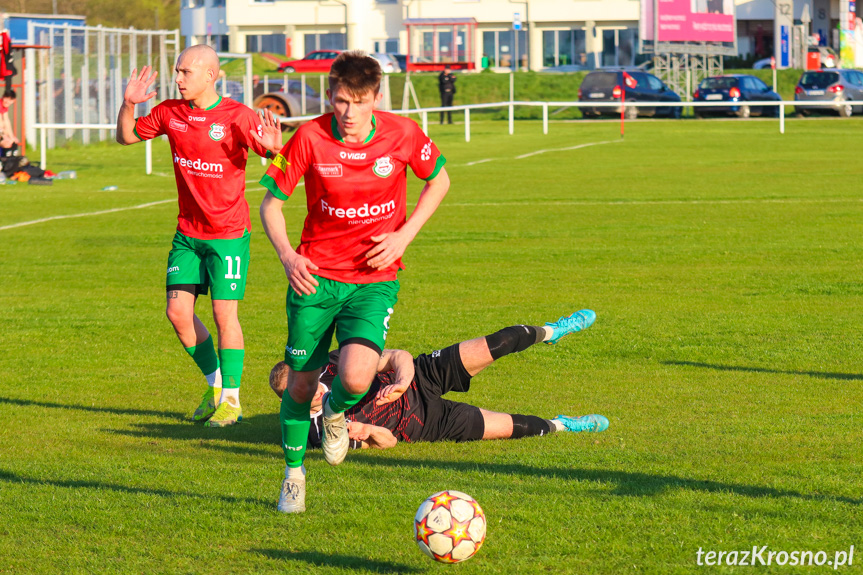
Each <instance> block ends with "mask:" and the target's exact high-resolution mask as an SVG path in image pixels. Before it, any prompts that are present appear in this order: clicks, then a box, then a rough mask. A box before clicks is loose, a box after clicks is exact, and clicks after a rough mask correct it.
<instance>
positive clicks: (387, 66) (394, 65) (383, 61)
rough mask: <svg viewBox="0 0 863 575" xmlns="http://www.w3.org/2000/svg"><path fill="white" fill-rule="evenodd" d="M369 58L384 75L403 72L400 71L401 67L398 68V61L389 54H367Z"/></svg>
mask: <svg viewBox="0 0 863 575" xmlns="http://www.w3.org/2000/svg"><path fill="white" fill-rule="evenodd" d="M369 56H371V57H372V58H374V59H375V60H377V61H378V63H379V64H380V65H381V70H382V71H383V73H384V74H392V73H397V72H402V71H403V70H402V69H401V66H399V62H398V60H396V59H395V58H394V57H393V56H391V55H389V54H383V53H379V52H375V53H374V54H369Z"/></svg>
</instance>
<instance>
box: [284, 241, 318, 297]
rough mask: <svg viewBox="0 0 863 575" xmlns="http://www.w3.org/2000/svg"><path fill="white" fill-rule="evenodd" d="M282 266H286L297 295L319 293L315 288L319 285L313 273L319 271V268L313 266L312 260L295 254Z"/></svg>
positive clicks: (287, 274)
mask: <svg viewBox="0 0 863 575" xmlns="http://www.w3.org/2000/svg"><path fill="white" fill-rule="evenodd" d="M282 265H284V266H285V275H286V276H287V277H288V282H289V283H290V284H291V288H293V290H294V291H295V292H297V295H311V294H313V293H317V290H316V289H315V287H317V286H318V285H319V284H318V280H316V279H315V276H313V275H312V274H311V272H313V271H317V269H318V266H316V265H315V264H313V263H312V260H310V259H309V258H307V257H304V256H301V255H300V254H298V253H296V252H294V257H291V258H289V259H288V260H286V261H284V262H282Z"/></svg>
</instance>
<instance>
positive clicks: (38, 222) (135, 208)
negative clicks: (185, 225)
mask: <svg viewBox="0 0 863 575" xmlns="http://www.w3.org/2000/svg"><path fill="white" fill-rule="evenodd" d="M176 201H177V200H176V199H174V198H171V199H170V200H159V201H158V202H149V203H147V204H140V205H137V206H129V207H127V208H111V209H110V210H100V211H98V212H86V213H83V214H67V215H65V216H51V217H50V218H42V219H39V220H30V221H29V222H19V223H17V224H9V225H8V226H0V230H11V229H12V228H21V227H24V226H32V225H33V224H41V223H42V222H50V221H53V220H68V219H70V218H84V217H87V216H101V215H102V214H113V213H115V212H125V211H128V210H142V209H144V208H149V207H151V206H158V205H159V204H167V203H169V202H176Z"/></svg>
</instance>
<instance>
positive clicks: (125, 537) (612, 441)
mask: <svg viewBox="0 0 863 575" xmlns="http://www.w3.org/2000/svg"><path fill="white" fill-rule="evenodd" d="M861 128H863V120H859V119H851V120H845V121H837V120H833V119H831V118H824V119H816V120H811V119H810V120H789V121H788V123H787V133H786V134H785V135H780V134H779V133H778V129H777V124H776V122H773V121H747V122H738V121H709V122H695V121H683V122H651V121H642V122H633V123H630V124H629V125H628V127H627V135H626V139H625V140H624V141H619V137H618V133H617V125H616V124H615V123H613V122H599V123H587V122H585V123H575V124H553V125H552V126H551V133H550V134H549V135H547V136H543V135H542V134H541V130H540V126H539V124H538V123H531V122H519V123H518V124H517V125H516V135H515V136H512V137H510V136H509V135H507V134H506V124H505V123H495V122H487V123H478V124H474V126H473V129H472V141H471V142H470V143H469V144H468V143H465V142H464V139H463V132H462V127H461V126H453V127H449V126H448V127H440V128H439V127H438V126H436V125H432V126H431V129H432V136H433V137H434V138H435V141H436V143H437V144H438V146H439V147H440V148H441V149H442V150H443V152H444V154H445V155H446V156H447V158H448V159H449V162H448V165H447V169H448V170H449V173H450V176H451V178H452V181H453V185H452V188H451V190H450V193H449V195H448V197H447V199H446V200H445V202H444V204H443V205H442V206H441V207H440V208H439V210H438V212H437V214H436V215H435V216H434V218H433V219H432V220H431V221H430V222H429V224H428V225H427V226H426V227H425V229H424V230H423V231H422V233H421V234H420V236H419V237H418V238H417V239H416V241H415V242H414V243H413V245H412V246H411V247H410V248H409V251H408V253H407V255H406V257H405V262H406V265H407V269H406V270H405V271H404V272H403V273H402V274H401V276H400V280H401V283H402V290H401V293H400V301H399V304H398V306H397V308H396V313H395V314H394V316H393V319H392V320H391V328H392V329H391V332H390V340H389V343H390V345H391V346H392V347H401V348H404V349H407V350H410V351H411V352H413V353H421V352H428V351H431V350H433V349H437V348H440V347H442V346H446V345H448V344H451V343H455V342H457V341H460V340H462V339H466V338H471V337H475V336H479V335H483V334H487V333H491V332H493V331H495V330H497V329H498V328H500V327H503V326H506V325H511V324H515V323H537V324H539V323H542V322H545V321H553V320H555V319H557V318H558V317H559V316H560V315H563V314H568V313H570V312H571V311H574V310H576V309H579V308H582V307H589V308H592V309H594V310H595V311H596V312H597V314H598V319H597V322H596V324H595V325H594V326H593V327H592V328H591V329H590V330H588V331H587V332H585V333H582V334H575V335H574V336H571V337H569V338H566V339H565V340H563V341H562V342H561V343H560V344H558V345H557V346H554V347H549V346H535V347H534V348H531V349H529V350H527V351H525V352H523V353H521V354H517V355H514V356H509V357H506V358H504V359H503V360H501V361H500V362H498V363H497V364H496V365H494V366H493V367H491V368H490V369H488V370H487V371H486V372H485V373H483V374H481V375H480V376H479V377H478V378H477V379H476V380H475V383H474V388H473V390H472V391H471V392H470V393H469V394H467V396H465V397H463V398H462V397H451V398H452V399H464V400H467V401H469V402H471V403H473V404H475V405H479V406H481V407H485V408H488V409H493V410H498V411H507V412H515V413H525V414H536V415H541V416H546V417H551V416H554V415H556V414H557V413H566V414H584V413H591V412H595V413H602V414H604V415H606V416H607V417H608V418H609V419H610V421H611V427H610V428H609V429H608V431H606V432H604V433H602V434H596V435H594V434H563V433H560V434H556V435H553V436H551V437H543V438H531V439H525V440H520V441H499V442H477V443H473V444H461V445H456V444H446V443H442V444H418V445H405V444H400V445H399V446H397V447H396V448H394V449H392V450H388V451H364V452H352V453H350V454H349V456H348V459H347V460H346V462H345V463H344V464H342V465H341V466H339V467H337V468H331V467H330V466H328V465H327V464H326V463H325V462H324V460H323V458H322V457H321V454H320V453H315V452H311V453H310V454H309V456H308V459H307V467H308V481H309V487H308V502H307V503H308V512H307V513H305V514H304V515H300V516H284V515H282V514H279V513H278V512H277V511H276V509H275V506H276V500H277V498H278V491H279V485H280V481H281V477H282V471H283V467H284V463H283V460H282V454H281V449H280V448H279V445H278V443H279V428H278V402H277V400H276V398H275V396H273V395H272V393H271V392H270V390H269V388H268V386H267V383H266V377H267V373H268V372H269V369H270V367H271V366H272V364H273V363H274V362H276V361H277V360H279V359H280V356H281V353H282V349H283V346H284V341H285V318H284V295H285V289H286V280H285V278H284V274H283V272H282V269H281V267H280V265H279V263H278V261H277V259H276V257H275V253H274V252H273V250H272V248H271V247H270V245H269V243H268V241H267V239H266V237H265V236H264V234H263V232H262V229H261V225H260V221H259V218H258V217H257V207H258V205H259V203H260V199H261V197H262V196H263V190H262V188H260V186H258V185H257V184H255V183H251V184H249V191H248V194H247V197H248V198H249V203H250V204H251V205H252V212H253V216H252V218H253V225H254V230H253V240H252V257H253V261H252V264H251V267H250V270H249V273H250V276H249V284H248V288H247V295H246V300H245V301H244V302H243V304H242V305H241V308H240V311H241V321H242V323H243V328H244V332H245V336H246V350H247V351H246V369H245V373H244V377H243V381H244V383H243V391H242V401H243V409H244V412H245V416H246V419H245V421H244V423H243V424H241V425H239V426H237V427H234V428H228V429H207V428H204V427H202V426H199V425H193V424H192V423H190V422H189V421H187V419H186V418H187V416H188V415H189V414H191V412H192V410H193V409H194V407H195V406H196V404H197V401H198V399H199V397H200V394H201V393H202V391H203V385H204V384H203V379H202V377H201V376H200V374H199V373H196V369H195V367H194V365H193V363H192V361H191V359H190V358H188V357H187V356H186V354H185V353H184V352H183V350H182V348H181V346H180V344H179V343H178V342H177V341H176V338H175V336H174V334H173V332H172V329H171V327H170V324H169V323H168V321H167V319H165V317H164V296H163V293H164V267H165V261H166V256H167V252H168V249H169V247H170V239H171V237H172V234H173V230H174V228H175V216H176V203H175V198H176V192H175V188H174V183H173V178H172V176H171V174H172V166H171V163H170V156H169V153H168V149H167V146H166V145H165V144H164V143H162V142H156V144H155V146H154V159H155V163H154V166H155V171H156V172H157V173H158V175H154V176H149V177H147V176H144V175H143V165H144V147H143V145H138V146H135V147H131V148H121V147H119V146H116V145H108V144H104V145H95V146H91V147H89V148H71V149H65V150H56V151H51V152H50V153H49V156H48V157H49V164H50V165H49V167H50V168H51V169H53V170H54V171H56V172H59V171H60V170H64V169H76V170H77V171H78V179H77V180H72V181H69V180H65V181H57V182H55V183H54V185H53V186H52V187H35V186H23V185H20V184H19V185H16V186H2V187H0V196H2V201H3V210H2V211H0V262H2V267H3V272H4V273H3V278H4V282H3V289H2V290H0V321H2V330H0V350H2V353H0V373H2V374H3V377H2V378H0V421H2V425H0V501H2V518H3V519H2V521H0V535H2V537H0V572H9V573H65V572H69V573H208V574H215V573H271V572H284V573H374V574H380V573H432V572H438V571H440V570H445V569H451V570H453V569H457V570H459V571H460V572H462V573H623V572H643V573H686V572H694V571H702V570H705V567H699V566H698V564H697V561H698V556H697V552H698V550H699V549H702V550H703V551H705V552H706V551H711V550H712V551H732V550H741V551H742V550H751V548H752V547H753V546H758V547H761V546H764V545H767V546H769V550H771V551H785V552H788V553H790V552H792V551H812V552H817V551H825V552H826V557H828V558H829V559H831V560H832V559H833V558H834V553H835V552H837V551H843V550H844V551H848V550H849V547H850V546H851V545H855V546H856V547H859V546H860V545H863V537H861V534H863V516H861V504H863V499H861V493H863V464H861V458H860V454H861V450H860V445H861V444H863V417H861V407H863V406H861V397H863V393H861V392H863V383H861V382H863V353H861V346H860V342H859V335H858V334H859V332H860V328H861V324H863V319H861V317H863V279H861V276H863V270H861V257H860V244H861V239H860V238H861V236H863V201H861V197H860V193H859V189H860V169H859V150H860V149H861V147H863V130H861ZM586 144H590V145H586ZM262 173H263V168H262V167H261V166H260V164H259V162H258V160H257V159H254V160H253V161H251V162H250V165H249V168H248V180H250V181H256V180H257V179H258V178H259V177H260V175H261V174H262ZM107 185H117V186H119V190H118V191H115V192H102V191H100V190H101V188H103V187H104V186H107ZM410 188H411V191H410V193H409V201H415V199H416V196H417V192H418V190H419V188H420V185H419V183H418V182H417V181H416V180H413V181H412V184H411V186H410ZM145 204H149V206H147V207H139V208H138V209H129V208H134V207H137V206H142V205H145ZM304 206H305V203H304V199H303V193H302V191H301V190H300V191H298V192H297V197H295V198H293V199H292V200H290V201H289V202H288V203H287V207H286V208H285V213H286V218H287V220H288V225H289V233H290V235H291V237H292V238H293V239H294V240H296V239H298V237H299V230H300V228H301V222H302V218H303V216H304V213H305V211H304V210H305V208H304ZM108 210H118V211H111V212H107V211H108ZM93 212H106V213H101V214H99V215H84V216H81V217H65V216H77V215H80V214H91V213H93ZM57 216H64V218H62V219H49V220H47V221H44V222H41V223H34V224H29V225H22V226H18V227H9V226H13V225H16V224H21V223H25V222H30V221H33V220H40V219H46V218H53V217H57ZM208 307H209V299H207V298H203V299H202V300H201V301H200V302H199V304H198V311H199V314H200V315H201V316H202V317H203V318H204V321H205V323H207V324H208V326H212V319H211V317H210V313H209V310H208ZM454 395H457V394H454ZM441 489H458V490H461V491H464V492H466V493H469V494H471V495H472V496H474V497H475V498H476V499H477V500H478V501H479V502H480V504H481V505H482V506H483V508H484V509H485V511H486V514H487V516H488V520H489V529H488V538H487V540H486V543H485V545H484V546H483V548H482V549H481V550H480V552H479V553H478V555H477V556H476V557H475V558H473V559H471V560H470V561H468V562H467V563H464V564H462V565H461V566H458V567H444V566H440V565H436V564H434V563H432V562H431V561H429V560H428V559H427V558H425V557H424V556H423V555H422V554H421V553H420V552H419V550H418V549H417V548H416V546H415V544H414V543H413V541H412V523H411V522H412V518H413V514H414V512H415V510H416V508H417V506H418V505H419V503H420V502H421V501H422V500H423V499H424V498H425V497H427V496H428V495H429V494H431V493H433V492H435V491H438V490H441ZM765 558H766V555H765ZM861 563H863V551H861V550H859V549H858V552H857V555H855V556H854V560H853V564H852V565H850V566H843V567H840V569H839V570H840V571H844V572H849V573H853V572H860V571H861V567H860V565H861ZM738 569H741V570H742V568H738ZM828 569H831V568H830V567H829V566H826V565H825V566H823V567H814V566H813V567H811V568H808V567H807V568H805V569H801V568H800V567H797V568H791V567H787V566H785V567H782V566H777V565H776V564H775V562H774V564H773V565H771V566H760V569H759V570H760V571H763V572H776V573H790V572H800V571H802V570H811V571H814V572H825V571H826V570H828ZM713 570H720V571H725V572H730V571H732V570H733V568H731V567H723V568H722V569H716V568H713Z"/></svg>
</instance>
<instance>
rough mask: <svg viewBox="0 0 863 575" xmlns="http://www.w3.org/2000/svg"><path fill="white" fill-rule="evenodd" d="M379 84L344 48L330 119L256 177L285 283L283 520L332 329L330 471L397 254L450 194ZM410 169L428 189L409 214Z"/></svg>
mask: <svg viewBox="0 0 863 575" xmlns="http://www.w3.org/2000/svg"><path fill="white" fill-rule="evenodd" d="M380 81H381V69H380V65H379V64H378V63H377V62H376V61H375V60H374V59H372V58H370V57H369V56H367V55H365V54H364V53H362V52H355V51H351V52H343V53H342V54H341V55H340V56H339V57H338V58H337V59H336V61H335V62H334V63H333V65H332V68H331V69H330V75H329V90H327V96H328V97H329V99H330V102H331V104H332V105H333V109H334V113H331V114H325V115H323V116H320V117H319V118H317V119H315V120H312V121H311V122H309V123H307V124H305V125H303V126H301V127H300V128H299V129H298V130H297V132H296V134H294V136H293V137H292V138H291V140H290V141H288V143H287V144H286V145H285V147H284V148H283V149H282V151H281V152H280V153H279V154H278V155H277V156H276V157H275V159H274V160H273V163H272V165H271V166H270V167H269V169H268V170H267V173H266V175H265V176H264V177H263V178H262V180H261V184H262V185H264V186H265V187H266V188H267V189H268V190H269V192H268V193H267V194H266V196H265V198H264V201H263V203H262V204H261V220H262V222H263V224H264V230H265V231H266V233H267V236H268V237H269V238H270V241H271V242H272V244H273V247H274V248H275V249H276V253H277V254H278V256H279V259H280V260H281V262H282V264H283V265H284V268H285V274H286V275H287V278H288V281H289V283H290V287H289V289H288V296H287V304H286V307H287V315H288V341H287V345H286V346H285V363H286V364H287V365H288V367H289V368H290V370H289V373H288V377H287V389H288V393H285V394H284V395H283V397H282V405H281V410H280V419H281V422H282V443H283V448H284V451H285V462H286V464H287V465H286V469H285V480H284V482H283V483H282V492H281V495H280V497H279V510H280V511H283V512H286V513H299V512H302V511H305V485H306V480H305V468H304V467H303V460H304V457H305V449H306V437H307V435H308V430H309V425H310V419H309V406H310V405H311V401H312V399H313V397H314V395H315V392H316V390H317V388H318V375H319V374H320V371H321V368H322V367H323V366H324V365H326V363H327V355H328V352H329V347H330V343H331V341H332V337H333V333H334V332H335V335H336V339H337V340H338V342H339V349H340V352H341V359H340V369H339V376H338V377H336V378H335V379H334V380H333V385H332V393H330V395H329V396H328V398H327V400H326V401H325V402H324V427H325V428H326V433H325V435H324V456H325V457H326V459H327V461H328V462H329V463H331V464H332V465H337V464H339V463H340V462H341V461H342V460H343V459H344V457H345V454H346V453H347V450H348V447H349V443H350V440H349V437H348V429H347V424H346V422H345V417H344V412H345V411H346V410H347V409H349V408H351V407H352V406H354V405H356V404H357V403H358V402H359V401H360V399H362V397H363V396H364V395H365V393H366V391H367V390H368V389H369V386H370V385H371V382H372V379H373V378H374V375H375V373H376V371H377V366H378V362H379V360H380V357H381V353H382V351H383V349H384V343H385V340H386V335H387V331H388V330H389V320H390V316H391V315H392V313H393V307H394V306H395V303H396V300H397V293H398V289H399V284H398V280H397V279H396V273H397V272H398V270H399V269H400V268H401V267H402V265H401V256H402V254H403V253H404V251H405V249H406V248H407V246H408V245H409V244H410V243H411V241H413V239H414V237H416V235H417V233H419V231H420V229H421V228H422V226H423V225H424V224H425V222H426V221H428V219H429V218H430V217H431V215H432V214H433V213H434V211H435V210H436V209H437V206H438V205H439V204H440V202H441V200H443V198H444V196H445V195H446V192H447V190H448V189H449V177H448V176H447V173H446V170H444V169H443V164H444V162H445V161H446V160H445V159H444V158H443V156H442V155H441V154H440V151H438V149H437V147H436V146H435V145H434V143H433V142H432V141H431V140H430V139H429V138H428V136H426V135H425V134H424V133H423V132H422V130H421V129H420V128H419V127H418V126H417V125H416V123H415V122H414V121H412V120H410V119H406V118H402V117H400V116H396V115H394V114H390V113H387V112H381V111H376V110H375V106H376V105H377V104H378V103H379V102H380V101H381V98H382V95H381V94H380V92H379V89H380ZM407 167H410V168H411V170H412V171H413V172H414V174H415V175H416V176H418V177H419V178H420V179H423V180H425V182H426V184H425V186H424V187H423V190H422V193H421V194H420V197H419V201H418V202H417V206H416V208H415V209H414V210H413V212H412V213H411V216H410V217H409V218H407V206H406V204H407V200H406V193H407V172H406V169H407ZM301 177H304V178H305V189H306V206H307V209H308V215H307V216H306V219H305V224H304V227H303V232H302V236H301V238H300V243H299V246H298V247H297V249H296V250H294V248H293V247H292V246H291V243H290V241H289V240H288V236H287V233H286V231H285V219H284V215H283V214H282V206H283V204H284V202H285V201H286V200H287V199H288V196H290V194H291V193H292V192H293V190H294V187H295V186H296V185H297V182H298V181H299V179H300V178H301Z"/></svg>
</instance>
